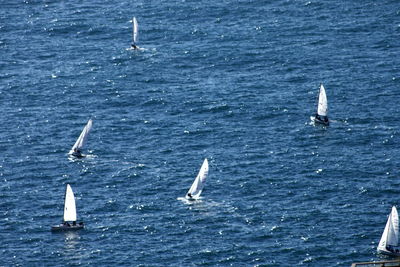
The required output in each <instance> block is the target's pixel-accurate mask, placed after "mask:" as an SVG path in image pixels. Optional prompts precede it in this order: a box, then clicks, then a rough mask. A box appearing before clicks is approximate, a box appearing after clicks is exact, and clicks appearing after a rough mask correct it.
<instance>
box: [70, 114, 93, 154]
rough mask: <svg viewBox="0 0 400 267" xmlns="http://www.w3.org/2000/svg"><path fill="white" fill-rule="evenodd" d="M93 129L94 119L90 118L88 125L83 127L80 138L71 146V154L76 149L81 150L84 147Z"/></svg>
mask: <svg viewBox="0 0 400 267" xmlns="http://www.w3.org/2000/svg"><path fill="white" fill-rule="evenodd" d="M91 129H92V120H91V119H90V120H89V121H88V123H87V124H86V126H85V127H84V128H83V130H82V132H81V135H80V136H79V138H78V140H76V142H75V144H74V146H73V147H72V148H71V150H70V151H69V154H73V153H74V150H75V149H77V150H80V149H82V147H83V146H84V145H85V143H86V141H87V138H88V135H89V132H90V130H91Z"/></svg>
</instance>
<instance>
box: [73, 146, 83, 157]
mask: <svg viewBox="0 0 400 267" xmlns="http://www.w3.org/2000/svg"><path fill="white" fill-rule="evenodd" d="M72 155H74V156H75V157H77V158H81V157H83V156H82V153H81V151H80V150H79V149H78V148H74V153H72Z"/></svg>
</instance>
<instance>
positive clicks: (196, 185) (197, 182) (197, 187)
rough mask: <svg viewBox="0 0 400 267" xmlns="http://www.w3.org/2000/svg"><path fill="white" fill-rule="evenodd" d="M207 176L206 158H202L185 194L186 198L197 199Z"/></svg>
mask: <svg viewBox="0 0 400 267" xmlns="http://www.w3.org/2000/svg"><path fill="white" fill-rule="evenodd" d="M207 176H208V160H207V159H204V162H203V165H202V166H201V168H200V171H199V173H198V174H197V177H196V179H194V182H193V184H192V186H191V187H190V189H189V191H188V192H187V194H186V196H185V198H186V199H187V200H196V199H199V197H200V194H201V192H202V191H203V188H204V184H205V182H206V180H207Z"/></svg>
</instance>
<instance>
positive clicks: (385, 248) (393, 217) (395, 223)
mask: <svg viewBox="0 0 400 267" xmlns="http://www.w3.org/2000/svg"><path fill="white" fill-rule="evenodd" d="M398 244H399V215H398V213H397V209H396V207H395V206H393V207H392V212H391V213H390V215H389V218H388V220H387V222H386V226H385V230H384V231H383V234H382V237H381V240H380V241H379V245H378V247H377V251H378V252H379V253H382V254H386V255H392V256H400V250H399V249H400V247H399V246H398Z"/></svg>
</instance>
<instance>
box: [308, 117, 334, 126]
mask: <svg viewBox="0 0 400 267" xmlns="http://www.w3.org/2000/svg"><path fill="white" fill-rule="evenodd" d="M310 119H311V121H312V122H314V123H316V124H321V125H324V126H329V120H326V121H323V120H321V119H317V118H316V117H314V116H311V117H310Z"/></svg>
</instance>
